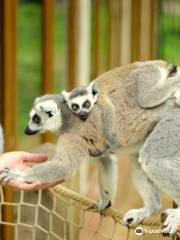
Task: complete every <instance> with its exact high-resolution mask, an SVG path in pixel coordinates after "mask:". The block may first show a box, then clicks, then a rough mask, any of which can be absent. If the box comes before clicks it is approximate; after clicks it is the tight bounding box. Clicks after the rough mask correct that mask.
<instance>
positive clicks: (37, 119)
mask: <svg viewBox="0 0 180 240" xmlns="http://www.w3.org/2000/svg"><path fill="white" fill-rule="evenodd" d="M32 120H33V122H34V123H36V124H39V123H40V122H41V118H40V117H39V116H38V115H37V114H35V115H34V116H33V119H32Z"/></svg>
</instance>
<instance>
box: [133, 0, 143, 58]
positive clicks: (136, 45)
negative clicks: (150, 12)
mask: <svg viewBox="0 0 180 240" xmlns="http://www.w3.org/2000/svg"><path fill="white" fill-rule="evenodd" d="M131 14H132V18H131V19H132V20H131V26H132V31H131V41H132V42H131V60H132V62H134V61H136V60H140V33H141V0H132V11H131Z"/></svg>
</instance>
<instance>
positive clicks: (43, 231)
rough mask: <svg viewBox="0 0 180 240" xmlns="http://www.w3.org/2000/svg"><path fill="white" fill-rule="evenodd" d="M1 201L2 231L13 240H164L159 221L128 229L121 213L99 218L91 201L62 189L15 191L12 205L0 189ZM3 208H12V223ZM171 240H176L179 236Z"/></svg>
mask: <svg viewBox="0 0 180 240" xmlns="http://www.w3.org/2000/svg"><path fill="white" fill-rule="evenodd" d="M0 197H1V199H0V200H1V219H0V226H1V230H2V229H3V226H9V227H10V228H12V230H13V235H14V240H24V239H27V240H28V239H32V240H41V239H42V240H45V239H47V240H77V239H79V240H119V239H127V240H130V239H147V240H148V239H151V240H152V239H153V240H156V239H163V236H162V234H161V233H160V220H159V217H152V218H148V219H145V220H144V221H143V223H142V225H139V226H138V228H131V229H130V228H128V227H127V226H124V225H123V224H122V217H123V214H121V213H120V212H118V211H116V210H113V209H112V208H109V209H107V211H106V212H105V214H104V215H100V214H99V213H98V211H97V209H96V208H95V202H94V201H92V200H90V199H88V198H86V197H84V196H82V195H80V194H77V193H75V192H73V191H71V190H69V189H67V188H65V187H62V186H58V187H56V188H54V189H51V190H43V191H42V190H40V191H36V192H24V191H16V190H15V191H14V199H13V201H12V202H7V201H5V199H4V193H3V188H2V187H1V189H0ZM4 206H6V207H13V214H14V216H13V219H12V221H9V222H7V221H4V220H3V218H2V209H3V207H4ZM166 239H168V238H166ZM169 239H172V238H169ZM173 239H179V238H178V235H176V236H174V237H173Z"/></svg>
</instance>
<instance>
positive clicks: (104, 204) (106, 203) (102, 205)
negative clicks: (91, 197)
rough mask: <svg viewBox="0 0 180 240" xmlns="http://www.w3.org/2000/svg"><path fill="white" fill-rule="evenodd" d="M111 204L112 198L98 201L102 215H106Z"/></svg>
mask: <svg viewBox="0 0 180 240" xmlns="http://www.w3.org/2000/svg"><path fill="white" fill-rule="evenodd" d="M110 206H111V201H110V200H106V199H102V200H100V201H97V208H98V211H99V213H100V214H101V215H104V214H105V210H106V209H107V208H108V207H110Z"/></svg>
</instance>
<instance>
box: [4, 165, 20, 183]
mask: <svg viewBox="0 0 180 240" xmlns="http://www.w3.org/2000/svg"><path fill="white" fill-rule="evenodd" d="M11 180H18V181H23V177H22V174H21V172H20V171H17V170H13V169H10V168H7V167H6V168H4V169H3V170H1V171H0V182H1V183H2V184H3V185H5V184H7V183H8V182H9V181H11Z"/></svg>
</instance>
